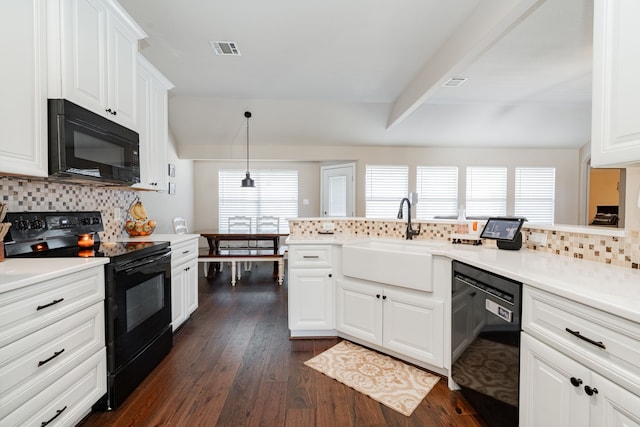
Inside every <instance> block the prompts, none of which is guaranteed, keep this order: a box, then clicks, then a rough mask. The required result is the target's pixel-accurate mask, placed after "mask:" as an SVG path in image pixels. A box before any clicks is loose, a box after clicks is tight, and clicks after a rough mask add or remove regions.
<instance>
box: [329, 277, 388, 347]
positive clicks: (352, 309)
mask: <svg viewBox="0 0 640 427" xmlns="http://www.w3.org/2000/svg"><path fill="white" fill-rule="evenodd" d="M336 306H337V316H336V329H337V330H338V331H340V332H344V333H345V334H349V335H351V336H353V337H356V338H361V339H363V340H365V341H367V342H370V343H372V344H377V345H382V288H380V287H377V286H372V285H366V284H362V283H357V282H352V281H349V280H338V281H337V296H336Z"/></svg>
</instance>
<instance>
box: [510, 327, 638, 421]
mask: <svg viewBox="0 0 640 427" xmlns="http://www.w3.org/2000/svg"><path fill="white" fill-rule="evenodd" d="M520 426H522V427H538V426H540V427H543V426H544V427H554V426H557V427H566V426H592V427H600V426H628V427H630V426H640V397H639V396H636V395H634V394H633V393H631V392H629V391H627V390H626V389H624V388H622V387H620V386H619V385H617V384H615V383H613V382H612V381H610V380H608V379H606V378H604V377H603V376H602V375H600V374H598V373H596V372H594V371H592V370H590V369H589V368H587V367H585V366H583V365H581V364H580V363H578V362H576V361H575V360H573V359H571V358H570V357H568V356H566V355H564V354H562V353H560V352H559V351H557V350H555V349H553V348H552V347H550V346H548V345H547V344H544V343H542V342H541V341H538V340H537V339H535V338H533V337H531V336H529V335H528V334H527V333H522V339H521V366H520Z"/></svg>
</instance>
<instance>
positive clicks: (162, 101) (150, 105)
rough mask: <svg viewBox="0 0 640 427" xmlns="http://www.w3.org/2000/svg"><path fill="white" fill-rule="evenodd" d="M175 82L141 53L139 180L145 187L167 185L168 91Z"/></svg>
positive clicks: (162, 188)
mask: <svg viewBox="0 0 640 427" xmlns="http://www.w3.org/2000/svg"><path fill="white" fill-rule="evenodd" d="M172 87H173V84H172V83H171V82H170V81H169V80H167V79H166V78H165V77H164V76H163V75H162V74H161V73H160V72H159V71H158V70H157V69H156V68H155V67H154V66H153V65H152V64H151V63H150V62H149V61H147V60H146V59H145V58H144V56H142V55H140V54H138V81H137V91H138V95H137V98H138V99H137V105H138V114H137V116H138V133H139V134H140V184H136V185H134V187H136V188H140V189H146V190H160V191H166V189H167V174H168V167H167V147H168V143H169V116H168V108H167V102H168V100H167V92H168V91H169V89H171V88H172Z"/></svg>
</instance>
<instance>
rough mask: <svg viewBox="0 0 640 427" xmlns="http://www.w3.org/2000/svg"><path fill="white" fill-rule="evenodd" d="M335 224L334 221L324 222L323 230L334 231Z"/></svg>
mask: <svg viewBox="0 0 640 427" xmlns="http://www.w3.org/2000/svg"><path fill="white" fill-rule="evenodd" d="M333 228H334V225H333V223H332V222H323V223H322V231H333Z"/></svg>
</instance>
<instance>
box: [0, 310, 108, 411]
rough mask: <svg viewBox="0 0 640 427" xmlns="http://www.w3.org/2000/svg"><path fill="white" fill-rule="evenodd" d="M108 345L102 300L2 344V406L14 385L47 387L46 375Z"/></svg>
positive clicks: (52, 374)
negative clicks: (106, 342) (44, 383)
mask: <svg viewBox="0 0 640 427" xmlns="http://www.w3.org/2000/svg"><path fill="white" fill-rule="evenodd" d="M104 346H105V336H104V304H103V303H102V302H99V303H96V304H94V305H92V306H91V307H88V308H86V309H84V310H82V311H80V312H78V313H75V314H73V315H71V316H69V317H67V318H64V319H62V320H60V321H59V322H56V323H54V324H52V325H49V326H48V327H46V328H43V329H41V330H39V331H37V332H34V333H32V334H30V335H27V336H26V337H24V338H21V339H19V340H17V341H14V342H13V343H11V344H9V345H7V346H5V347H2V348H0V378H2V381H1V382H0V406H3V407H5V405H4V404H2V403H3V400H5V397H6V396H7V395H8V394H10V393H11V392H12V390H13V389H14V388H15V389H18V388H19V389H21V390H26V389H28V388H33V386H35V387H36V388H43V387H42V385H41V383H42V382H43V381H44V380H46V378H50V377H52V376H55V374H56V372H57V371H62V370H64V371H68V370H70V369H71V368H72V367H74V366H76V365H78V363H80V362H82V361H83V360H85V359H87V358H88V357H89V356H91V355H92V354H94V353H95V352H96V351H98V350H100V349H101V348H103V347H104Z"/></svg>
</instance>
